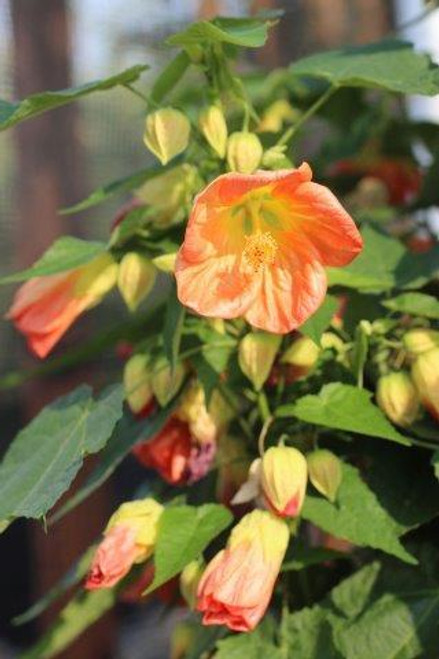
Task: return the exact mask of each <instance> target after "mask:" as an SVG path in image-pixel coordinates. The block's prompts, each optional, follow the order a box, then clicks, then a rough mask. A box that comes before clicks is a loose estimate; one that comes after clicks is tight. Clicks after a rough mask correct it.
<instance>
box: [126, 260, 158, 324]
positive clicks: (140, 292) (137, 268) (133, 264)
mask: <svg viewBox="0 0 439 659" xmlns="http://www.w3.org/2000/svg"><path fill="white" fill-rule="evenodd" d="M156 275H157V270H156V269H155V267H154V266H153V264H152V263H151V261H149V260H148V259H145V258H144V257H143V256H141V255H140V254H138V253H137V252H128V254H125V256H124V257H123V258H122V260H121V262H120V264H119V273H118V277H117V285H118V287H119V291H120V294H121V295H122V297H123V299H124V301H125V304H126V305H127V307H128V309H129V310H130V311H133V312H134V311H136V309H137V307H138V306H139V304H140V303H141V302H142V300H144V299H145V298H146V297H147V296H148V295H149V293H150V292H151V290H152V287H153V286H154V282H155V279H156Z"/></svg>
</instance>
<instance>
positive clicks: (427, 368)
mask: <svg viewBox="0 0 439 659" xmlns="http://www.w3.org/2000/svg"><path fill="white" fill-rule="evenodd" d="M412 378H413V381H414V383H415V385H416V388H417V390H418V392H419V396H420V398H421V401H422V404H423V405H424V407H425V408H426V409H427V410H428V411H429V412H430V414H431V415H432V416H433V417H434V418H435V419H436V420H437V421H439V348H433V349H432V350H428V351H427V352H423V353H422V354H421V355H419V357H418V358H417V359H416V361H415V363H414V364H413V366H412Z"/></svg>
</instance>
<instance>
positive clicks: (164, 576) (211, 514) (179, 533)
mask: <svg viewBox="0 0 439 659" xmlns="http://www.w3.org/2000/svg"><path fill="white" fill-rule="evenodd" d="M232 519H233V518H232V514H231V513H230V512H229V511H228V510H227V508H224V506H220V505H217V504H213V503H212V504H205V505H204V506H200V507H199V508H196V507H194V506H171V507H169V508H166V510H165V511H164V513H163V514H162V516H161V518H160V521H159V529H158V536H157V544H156V548H155V552H154V568H155V570H154V581H153V582H152V584H151V585H150V586H149V588H148V590H147V591H146V592H147V593H150V592H151V591H153V590H155V589H156V588H158V587H159V586H161V585H162V584H163V583H165V582H166V581H169V579H171V578H172V577H174V576H175V575H176V574H178V573H179V572H181V571H182V570H183V568H184V567H185V566H186V565H187V564H188V563H190V562H191V561H192V560H194V559H196V558H198V557H199V556H200V555H201V553H202V551H203V550H204V549H205V548H206V547H207V545H208V544H209V543H210V542H211V541H212V540H213V539H214V538H215V537H216V536H217V535H218V534H219V533H221V531H223V530H224V529H225V528H227V527H228V526H229V524H230V523H231V522H232Z"/></svg>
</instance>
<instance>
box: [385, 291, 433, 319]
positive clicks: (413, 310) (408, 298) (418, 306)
mask: <svg viewBox="0 0 439 659" xmlns="http://www.w3.org/2000/svg"><path fill="white" fill-rule="evenodd" d="M382 304H383V306H384V307H386V308H387V309H390V310H391V311H398V312H400V313H408V314H411V315H412V316H423V317H425V318H433V319H435V320H439V300H437V299H436V298H435V297H433V296H432V295H426V294H425V293H402V294H401V295H398V297H394V298H391V299H390V300H384V301H383V302H382Z"/></svg>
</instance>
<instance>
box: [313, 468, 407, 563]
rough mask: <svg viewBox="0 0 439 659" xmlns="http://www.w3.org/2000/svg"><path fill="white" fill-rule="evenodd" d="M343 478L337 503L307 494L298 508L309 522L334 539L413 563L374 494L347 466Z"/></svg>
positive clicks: (355, 471) (354, 470)
mask: <svg viewBox="0 0 439 659" xmlns="http://www.w3.org/2000/svg"><path fill="white" fill-rule="evenodd" d="M342 471H343V478H342V482H341V485H340V488H339V490H338V495H337V504H333V503H330V502H329V501H327V500H326V499H322V498H321V497H317V496H312V495H308V496H307V497H306V499H305V504H304V507H303V509H302V515H303V517H304V519H307V520H309V521H310V522H312V523H313V524H315V525H316V526H318V527H320V528H322V529H323V530H324V531H327V532H328V533H331V534H332V535H335V536H336V537H337V538H343V539H345V540H349V541H350V542H352V543H353V544H355V545H359V546H360V547H373V548H374V549H381V551H384V552H387V553H388V554H393V555H394V556H397V557H398V558H400V559H401V560H402V561H405V562H407V563H412V564H416V563H417V561H416V559H415V558H414V557H413V556H411V554H409V553H408V552H407V551H406V550H405V549H404V547H403V546H402V545H401V543H400V541H399V539H398V535H397V534H396V532H395V530H394V525H393V520H392V518H391V517H390V516H389V515H388V513H387V512H386V511H385V510H384V508H382V507H381V505H380V503H379V501H378V499H377V497H376V495H375V494H374V493H373V492H372V490H370V489H369V488H368V486H367V485H366V483H364V481H363V480H362V478H361V476H360V474H359V473H358V471H357V470H356V469H355V468H354V467H352V466H351V465H346V464H344V465H343V468H342Z"/></svg>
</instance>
